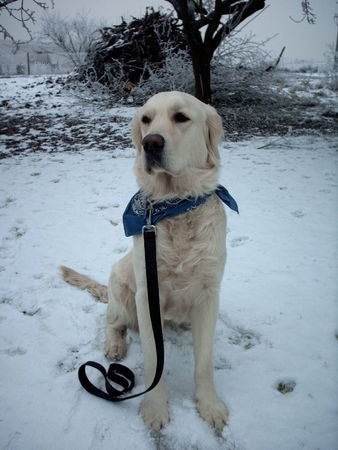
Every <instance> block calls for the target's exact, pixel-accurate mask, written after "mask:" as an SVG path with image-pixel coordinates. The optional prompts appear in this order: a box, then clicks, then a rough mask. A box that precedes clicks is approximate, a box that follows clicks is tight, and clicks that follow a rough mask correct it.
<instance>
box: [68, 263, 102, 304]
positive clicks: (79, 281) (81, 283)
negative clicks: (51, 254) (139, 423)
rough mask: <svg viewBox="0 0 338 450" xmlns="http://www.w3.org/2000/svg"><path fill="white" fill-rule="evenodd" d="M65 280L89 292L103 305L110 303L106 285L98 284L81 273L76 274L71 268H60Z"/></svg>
mask: <svg viewBox="0 0 338 450" xmlns="http://www.w3.org/2000/svg"><path fill="white" fill-rule="evenodd" d="M60 270H61V273H62V277H63V279H64V280H65V281H66V282H67V283H69V284H72V285H74V286H77V287H78V288H80V289H82V290H86V291H88V292H89V293H90V294H92V296H93V297H95V298H96V299H97V300H99V301H100V302H102V303H108V289H107V286H105V285H104V284H100V283H97V282H96V281H94V280H91V279H90V278H88V277H86V275H82V274H81V273H78V272H75V270H73V269H70V268H69V267H65V266H61V267H60Z"/></svg>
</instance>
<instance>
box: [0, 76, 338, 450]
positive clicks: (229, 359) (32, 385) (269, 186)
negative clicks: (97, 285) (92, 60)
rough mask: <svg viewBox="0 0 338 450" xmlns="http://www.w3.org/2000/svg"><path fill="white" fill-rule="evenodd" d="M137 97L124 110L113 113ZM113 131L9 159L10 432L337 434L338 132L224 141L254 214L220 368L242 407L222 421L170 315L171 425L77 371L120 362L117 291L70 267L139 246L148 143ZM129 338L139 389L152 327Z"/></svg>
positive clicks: (243, 239) (6, 309)
mask: <svg viewBox="0 0 338 450" xmlns="http://www.w3.org/2000/svg"><path fill="white" fill-rule="evenodd" d="M13 86H14V85H13ZM17 86H20V83H18V84H17ZM17 89H19V87H17ZM12 93H13V96H14V93H15V89H14V88H13V90H12ZM27 95H28V94H27ZM61 100H62V105H63V106H62V108H65V109H66V108H68V111H69V114H76V113H74V112H72V107H73V103H72V102H68V104H67V101H66V100H65V99H61ZM67 105H68V106H67ZM133 111H134V110H132V109H128V108H124V109H123V108H119V110H118V111H117V112H116V110H114V109H111V110H109V117H111V116H112V115H113V114H117V115H119V116H124V117H126V118H129V117H130V116H131V115H132V114H131V112H133ZM102 114H103V113H102ZM32 134H34V131H33V130H32ZM4 142H5V141H4ZM93 142H94V140H93ZM4 145H5V144H4ZM98 145H99V143H97V145H95V143H94V144H93V147H92V148H91V149H89V148H87V147H85V148H83V149H82V150H81V149H77V151H76V152H61V151H60V152H56V153H43V152H34V153H29V152H27V153H26V154H25V155H23V154H22V155H17V156H12V157H11V158H7V159H3V160H1V163H0V180H1V181H0V230H1V243H0V307H1V309H0V324H1V325H0V333H1V340H0V364H1V368H2V370H1V375H0V379H1V384H0V386H1V387H0V396H1V403H0V404H1V409H0V447H1V448H3V449H13V450H14V449H20V450H21V449H25V450H27V449H34V450H39V449H46V448H49V449H50V450H54V449H55V450H58V449H68V448H69V449H103V450H104V449H111V448H121V449H133V448H137V449H147V450H148V449H155V448H159V449H182V450H183V449H184V450H186V449H199V450H209V449H210V450H215V449H224V450H235V449H236V450H271V449H283V450H296V449H307V450H315V449H321V450H334V449H337V442H338V428H337V406H338V388H337V344H338V325H337V298H338V296H337V282H336V276H337V265H338V258H337V248H338V243H337V241H338V236H337V229H336V224H337V219H338V210H337V205H338V189H337V163H338V158H337V152H336V145H337V140H336V139H335V138H334V137H324V136H317V137H314V136H311V137H310V136H301V137H297V138H295V137H285V138H276V137H266V138H255V139H252V140H250V141H241V142H237V143H228V142H227V141H226V140H225V142H224V143H223V144H222V146H221V155H222V170H221V176H220V182H221V183H222V184H224V185H225V186H226V187H227V188H228V189H229V191H230V193H231V194H232V195H233V196H234V197H235V199H236V200H237V202H238V204H239V208H240V215H239V216H238V215H237V214H235V213H233V212H231V211H230V210H227V213H228V261H227V265H226V269H225V274H224V278H223V283H222V290H221V299H220V314H219V320H218V323H217V329H216V336H215V363H214V365H215V382H216V386H217V390H218V393H219V395H220V397H221V398H222V399H224V400H225V401H226V403H227V405H228V407H229V409H230V417H229V424H228V426H227V427H226V428H225V430H224V431H223V433H222V434H221V435H216V434H215V433H214V431H213V430H212V429H211V428H210V427H209V426H208V425H207V424H206V423H205V422H204V421H203V420H202V419H201V418H200V417H199V415H198V413H197V411H196V409H195V406H194V401H193V400H194V386H193V355H192V353H193V351H192V338H191V333H190V332H189V331H183V330H175V329H171V328H169V329H166V330H165V352H166V353H165V358H166V364H165V372H166V379H167V389H168V396H169V403H170V404H169V410H170V415H171V422H170V424H169V425H168V427H167V428H165V429H164V430H163V431H162V432H161V433H160V434H158V435H152V434H150V433H149V431H148V430H147V429H146V428H145V426H144V424H143V422H142V419H141V418H140V416H139V415H138V407H139V404H140V402H141V399H139V398H138V399H134V400H130V401H127V402H123V403H121V404H112V403H109V402H104V401H103V400H101V399H98V398H96V397H92V396H90V395H89V394H88V393H86V392H85V391H84V390H83V389H82V388H81V386H80V384H79V382H78V379H77V368H78V367H79V365H80V364H81V363H83V362H85V361H87V360H89V359H91V360H95V361H98V362H100V363H102V364H103V365H105V366H106V367H108V364H109V361H108V360H106V358H105V357H104V355H103V346H104V340H105V330H104V325H105V309H106V306H105V305H104V304H101V303H97V302H95V301H94V300H93V299H92V298H91V296H90V295H89V294H88V293H86V292H83V291H79V290H77V289H76V288H73V287H71V286H69V285H67V284H65V283H64V282H63V281H62V279H61V276H60V274H59V272H58V266H59V265H61V264H66V265H69V266H70V267H73V268H75V269H76V270H79V271H81V272H84V273H87V274H89V275H90V276H92V277H94V278H95V279H97V280H98V281H100V282H102V283H106V281H107V279H108V276H109V272H110V269H111V266H112V265H113V264H114V263H115V262H116V261H117V260H118V259H119V258H121V256H123V255H124V254H125V253H126V252H127V251H128V249H129V248H130V247H131V245H132V240H131V239H130V238H125V237H124V234H123V227H122V223H121V217H122V213H123V210H124V208H125V206H126V204H127V202H128V201H129V199H130V197H131V196H132V195H133V194H134V193H135V191H136V189H137V186H136V182H135V180H134V175H133V168H132V166H133V156H134V151H133V150H132V149H131V148H127V149H123V148H122V147H121V148H118V149H112V150H110V151H105V152H103V151H99V150H98ZM62 149H63V148H61V150H62ZM128 340H129V350H128V355H127V358H126V360H125V364H126V365H127V366H128V367H130V368H131V369H133V370H134V371H135V373H136V381H137V387H136V388H135V391H136V390H140V389H142V387H143V357H142V352H141V347H140V340H139V336H138V334H137V333H135V332H129V333H128ZM93 376H94V377H95V375H93ZM279 384H281V385H283V384H285V385H286V388H288V386H290V389H286V391H288V390H290V391H291V392H286V393H281V392H279V390H278V386H279Z"/></svg>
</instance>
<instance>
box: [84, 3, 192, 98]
mask: <svg viewBox="0 0 338 450" xmlns="http://www.w3.org/2000/svg"><path fill="white" fill-rule="evenodd" d="M98 33H99V37H98V38H97V39H96V40H95V41H93V43H92V45H91V47H90V49H89V52H88V55H87V57H86V60H85V63H84V64H83V65H82V66H81V67H79V69H78V74H79V78H80V79H81V80H82V81H86V80H89V81H98V82H100V83H102V84H104V85H107V86H110V85H114V84H116V80H120V81H119V82H123V83H125V86H128V89H130V86H132V85H134V84H136V83H138V82H139V81H140V80H141V79H142V80H145V79H147V78H148V76H149V70H148V68H149V67H151V68H152V70H154V68H160V67H161V66H162V65H163V62H164V60H165V53H166V52H165V49H167V48H169V47H170V48H171V51H174V52H178V51H179V50H186V49H187V43H186V40H185V37H184V34H183V31H182V30H181V28H180V26H179V25H178V20H177V19H175V18H174V17H173V16H172V15H166V14H163V13H162V12H161V11H154V9H153V8H147V10H146V13H145V15H144V17H142V18H140V19H136V18H133V20H132V21H131V22H130V23H127V22H125V21H124V20H123V19H122V22H121V24H119V25H115V26H113V27H105V28H102V29H100V30H98Z"/></svg>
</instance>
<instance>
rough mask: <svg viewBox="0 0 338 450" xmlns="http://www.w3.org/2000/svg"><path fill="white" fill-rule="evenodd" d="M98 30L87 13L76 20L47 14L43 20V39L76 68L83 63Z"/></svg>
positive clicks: (97, 26)
mask: <svg viewBox="0 0 338 450" xmlns="http://www.w3.org/2000/svg"><path fill="white" fill-rule="evenodd" d="M101 26H102V25H101ZM98 28H99V25H98V24H97V23H96V22H95V21H94V20H91V19H89V18H88V17H87V14H85V13H82V14H77V16H76V18H74V19H67V18H64V17H62V16H60V15H59V14H47V13H46V14H45V15H44V16H43V17H42V19H41V34H42V37H43V38H45V39H46V40H47V43H50V42H52V43H53V44H55V45H56V46H57V47H58V48H59V49H60V50H62V52H63V53H64V54H65V56H66V57H67V59H68V60H69V61H71V62H72V63H73V64H74V66H75V67H77V66H79V65H80V64H82V63H83V61H84V59H85V57H86V55H87V52H88V49H89V47H90V45H91V43H92V40H93V33H94V32H95V31H96V30H97V29H98Z"/></svg>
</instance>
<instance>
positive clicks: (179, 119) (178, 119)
mask: <svg viewBox="0 0 338 450" xmlns="http://www.w3.org/2000/svg"><path fill="white" fill-rule="evenodd" d="M188 120H190V119H189V117H187V116H186V115H184V114H183V113H180V112H179V113H176V114H175V115H174V121H175V122H178V123H183V122H188Z"/></svg>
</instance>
